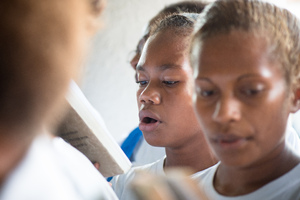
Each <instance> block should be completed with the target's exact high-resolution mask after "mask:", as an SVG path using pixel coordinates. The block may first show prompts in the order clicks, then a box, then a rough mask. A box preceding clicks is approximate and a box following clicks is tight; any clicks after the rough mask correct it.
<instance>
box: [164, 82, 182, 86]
mask: <svg viewBox="0 0 300 200" xmlns="http://www.w3.org/2000/svg"><path fill="white" fill-rule="evenodd" d="M163 83H164V84H165V85H168V86H173V85H175V84H176V83H179V81H163Z"/></svg>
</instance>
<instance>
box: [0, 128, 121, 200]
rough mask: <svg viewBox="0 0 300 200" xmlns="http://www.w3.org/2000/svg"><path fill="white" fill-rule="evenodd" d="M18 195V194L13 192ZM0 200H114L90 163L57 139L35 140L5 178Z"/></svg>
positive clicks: (109, 189) (104, 182)
mask: <svg viewBox="0 0 300 200" xmlns="http://www.w3.org/2000/svg"><path fill="white" fill-rule="evenodd" d="M16 191H18V192H16ZM0 199H5V200H10V199H11V200H13V199H74V200H76V199H117V197H116V196H115V194H114V193H113V191H112V189H111V188H110V186H109V185H108V183H107V182H106V180H105V179H104V178H103V176H102V175H101V174H100V173H99V172H98V171H97V170H96V169H95V168H94V167H93V165H92V164H91V163H90V161H89V160H88V159H87V158H86V157H85V156H84V155H82V154H81V153H80V152H78V151H77V150H76V149H74V148H73V147H72V146H70V145H69V144H67V143H65V142H64V141H63V140H62V139H60V138H54V139H52V138H50V137H48V136H47V135H44V134H43V135H41V136H38V137H37V138H36V139H35V140H34V141H33V143H32V145H31V147H30V149H29V150H28V152H27V153H26V155H25V157H24V158H23V160H22V161H21V162H20V164H19V165H18V166H17V167H16V168H15V169H14V170H13V172H12V173H11V174H10V175H9V176H8V178H7V181H6V182H5V185H4V186H3V187H2V189H1V192H0Z"/></svg>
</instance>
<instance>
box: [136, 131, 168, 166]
mask: <svg viewBox="0 0 300 200" xmlns="http://www.w3.org/2000/svg"><path fill="white" fill-rule="evenodd" d="M165 155H166V151H165V148H164V147H155V146H151V145H150V144H148V143H147V142H146V140H145V138H144V137H143V136H142V137H141V139H140V141H139V143H138V144H137V146H136V148H135V149H134V151H133V155H132V157H133V160H134V162H132V164H133V165H134V166H141V165H146V164H149V163H153V162H156V161H157V160H159V159H161V158H162V157H164V156H165Z"/></svg>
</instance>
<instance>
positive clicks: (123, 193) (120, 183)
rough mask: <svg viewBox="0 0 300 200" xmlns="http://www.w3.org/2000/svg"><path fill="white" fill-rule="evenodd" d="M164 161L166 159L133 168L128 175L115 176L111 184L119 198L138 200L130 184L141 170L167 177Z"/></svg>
mask: <svg viewBox="0 0 300 200" xmlns="http://www.w3.org/2000/svg"><path fill="white" fill-rule="evenodd" d="M164 160H165V157H163V158H161V159H160V160H157V161H156V162H153V163H150V164H147V165H143V166H138V167H132V168H131V169H130V170H129V171H128V172H127V173H126V174H122V175H118V176H115V177H114V178H113V179H112V180H111V183H112V188H113V189H114V191H115V193H116V194H117V196H118V197H119V198H120V199H122V200H134V199H136V198H135V196H134V194H133V193H132V192H131V190H130V182H131V181H132V180H133V178H134V177H135V175H136V172H137V171H139V170H143V171H146V172H151V173H154V174H160V175H165V172H164Z"/></svg>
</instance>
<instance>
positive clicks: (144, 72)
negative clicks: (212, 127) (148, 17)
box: [136, 30, 200, 147]
mask: <svg viewBox="0 0 300 200" xmlns="http://www.w3.org/2000/svg"><path fill="white" fill-rule="evenodd" d="M189 43H190V39H189V38H188V37H185V36H178V35H175V34H174V33H173V31H171V30H164V31H161V32H159V33H157V34H156V35H154V36H152V37H150V38H149V39H148V41H147V42H146V44H145V47H144V49H143V52H142V55H141V58H140V61H139V63H138V65H137V69H136V72H137V82H138V85H139V89H138V91H137V101H138V107H139V118H140V124H139V128H140V129H141V130H142V132H143V134H144V137H145V139H146V141H147V142H148V143H149V144H151V145H154V146H164V147H179V146H181V145H184V144H185V143H188V142H190V141H191V140H194V139H195V137H199V135H200V134H199V131H200V126H199V125H198V122H197V119H196V116H195V114H194V112H193V106H192V91H193V80H192V70H191V67H190V64H189V59H188V48H189ZM198 134H199V135H198Z"/></svg>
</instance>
